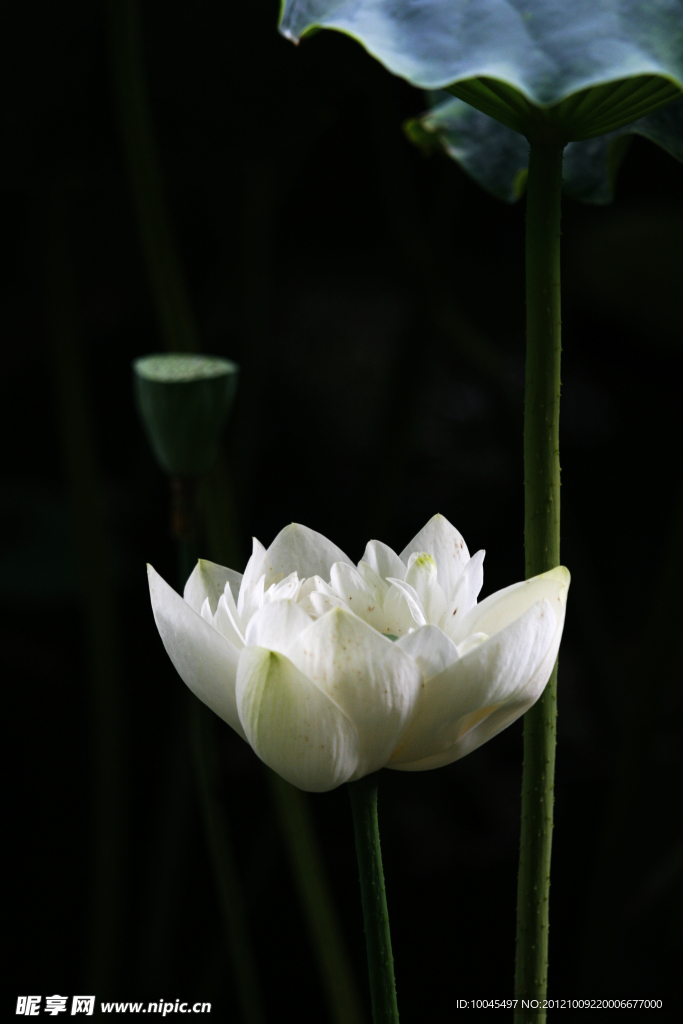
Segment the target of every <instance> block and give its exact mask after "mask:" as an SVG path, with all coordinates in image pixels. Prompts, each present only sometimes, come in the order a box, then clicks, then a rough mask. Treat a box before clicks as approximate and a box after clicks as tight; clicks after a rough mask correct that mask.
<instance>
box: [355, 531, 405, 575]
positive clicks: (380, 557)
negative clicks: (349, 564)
mask: <svg viewBox="0 0 683 1024" xmlns="http://www.w3.org/2000/svg"><path fill="white" fill-rule="evenodd" d="M361 562H365V564H366V565H369V566H370V568H371V569H372V571H373V572H376V573H377V575H378V576H379V578H380V579H382V580H386V579H387V578H388V577H389V576H395V577H396V579H399V580H402V579H403V578H404V577H405V574H406V567H405V564H404V563H403V562H402V561H401V559H400V558H399V557H398V555H397V554H396V552H395V551H393V550H392V548H390V547H389V545H388V544H383V543H382V541H381V540H371V541H370V542H369V544H368V545H367V546H366V548H365V554H364V555H363V557H362V558H361ZM358 564H359V566H360V562H359V563H358Z"/></svg>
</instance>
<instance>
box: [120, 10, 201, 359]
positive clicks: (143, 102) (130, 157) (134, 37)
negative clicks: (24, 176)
mask: <svg viewBox="0 0 683 1024" xmlns="http://www.w3.org/2000/svg"><path fill="white" fill-rule="evenodd" d="M109 25H110V33H111V45H112V71H113V80H114V91H115V98H116V103H117V107H118V115H119V121H120V124H121V134H122V138H123V146H124V152H125V156H126V162H127V165H128V177H129V180H130V185H131V190H132V193H133V200H134V203H135V208H136V212H137V221H138V228H139V231H140V241H141V243H142V249H143V252H144V256H145V261H146V263H147V272H148V274H149V279H150V283H151V286H152V291H153V293H154V297H155V300H156V308H157V313H158V315H159V322H160V326H161V333H162V336H163V338H164V340H165V342H166V344H167V345H168V348H169V349H170V350H171V351H173V352H196V351H197V349H198V348H199V343H198V338H197V325H196V322H195V319H194V316H193V313H192V308H191V305H190V300H189V297H188V294H187V289H186V287H185V277H184V275H183V271H182V267H181V265H180V258H179V256H178V249H177V246H176V244H175V238H174V234H173V228H172V225H171V219H170V217H169V214H168V208H167V204H166V196H165V191H164V183H163V176H162V173H161V167H160V162H159V157H158V154H157V148H156V143H155V139H154V131H153V127H152V118H151V114H150V109H149V100H148V97H147V90H146V87H145V74H144V62H143V55H142V32H141V26H140V11H139V8H138V4H137V2H136V0H109Z"/></svg>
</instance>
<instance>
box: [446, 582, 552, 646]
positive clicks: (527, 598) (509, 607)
mask: <svg viewBox="0 0 683 1024" xmlns="http://www.w3.org/2000/svg"><path fill="white" fill-rule="evenodd" d="M569 582H570V576H569V572H568V571H567V569H565V568H564V566H559V567H558V568H557V569H551V570H550V571H549V572H544V573H542V574H541V575H540V576H534V577H532V579H530V580H525V581H524V582H523V583H513V585H512V586H511V587H505V588H504V589H503V590H497V591H496V593H495V594H491V595H490V596H489V597H487V598H486V599H485V600H484V601H482V602H481V604H478V605H476V606H475V607H474V608H472V610H471V611H470V612H468V614H467V615H465V617H464V618H463V619H462V620H460V621H459V622H458V623H457V624H456V627H455V629H454V631H453V632H451V631H450V630H449V631H448V632H449V636H450V637H451V639H452V640H454V641H455V643H456V644H459V643H460V641H461V640H464V639H465V638H466V637H468V636H469V635H470V634H471V633H488V634H489V635H492V634H493V633H497V632H498V631H499V630H501V629H504V628H505V626H507V625H508V624H509V623H510V622H514V620H515V619H517V618H519V616H520V615H522V614H523V613H524V612H525V611H526V610H527V608H530V607H531V606H532V604H535V603H536V601H540V600H542V599H543V598H546V599H547V600H548V601H550V603H551V604H552V606H553V608H554V610H555V614H556V615H557V618H558V622H559V624H560V626H561V625H562V623H564V613H565V608H566V604H567V594H568V592H569ZM458 618H459V616H458Z"/></svg>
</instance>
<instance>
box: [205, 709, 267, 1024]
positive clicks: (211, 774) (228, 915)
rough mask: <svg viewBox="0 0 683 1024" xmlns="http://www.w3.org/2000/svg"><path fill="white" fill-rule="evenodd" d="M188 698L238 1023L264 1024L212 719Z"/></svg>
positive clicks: (209, 713) (207, 835) (209, 847)
mask: <svg viewBox="0 0 683 1024" xmlns="http://www.w3.org/2000/svg"><path fill="white" fill-rule="evenodd" d="M188 698H189V700H188V703H189V705H190V716H191V731H192V754H193V758H194V766H195V778H196V781H197V789H198V792H199V801H200V805H201V812H202V818H203V821H204V832H205V835H206V840H207V845H208V849H209V856H210V858H211V863H212V865H213V873H214V878H215V882H216V888H217V890H218V898H219V901H220V907H221V911H222V917H223V924H224V927H225V936H226V940H227V944H228V949H229V951H230V959H231V961H232V968H233V975H234V981H235V987H236V989H237V996H238V999H239V1003H240V1007H241V1010H242V1019H243V1020H244V1021H245V1024H263V1022H264V1021H265V1019H266V1017H265V1012H264V1009H263V1003H262V1000H261V994H260V991H259V985H258V976H257V972H256V962H255V960H254V956H253V951H252V948H251V942H250V940H249V935H248V926H247V912H246V907H245V905H244V896H243V893H242V886H241V884H240V881H239V874H238V870H237V864H236V861H235V855H234V851H233V846H232V842H231V839H230V834H229V832H228V828H227V823H226V817H225V814H224V813H223V811H222V808H221V796H220V793H219V792H218V778H217V776H218V770H217V765H218V751H217V745H216V740H215V737H214V734H213V721H212V718H213V716H212V714H211V712H209V711H208V710H207V708H205V707H204V706H203V705H202V704H201V703H200V702H199V701H198V700H197V699H196V697H194V696H190V695H189V694H188Z"/></svg>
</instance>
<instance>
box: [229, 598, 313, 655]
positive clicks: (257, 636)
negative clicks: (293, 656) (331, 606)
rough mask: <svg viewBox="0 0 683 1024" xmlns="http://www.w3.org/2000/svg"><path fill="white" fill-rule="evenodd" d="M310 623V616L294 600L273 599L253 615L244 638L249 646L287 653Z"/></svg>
mask: <svg viewBox="0 0 683 1024" xmlns="http://www.w3.org/2000/svg"><path fill="white" fill-rule="evenodd" d="M310 624H311V618H310V616H309V615H307V614H306V612H305V611H304V610H303V608H300V607H299V605H298V604H296V603H295V602H294V601H273V602H272V603H270V604H264V606H263V608H261V609H259V611H257V612H256V614H255V615H253V616H252V618H251V620H250V622H249V625H248V626H247V632H246V636H245V638H244V639H245V641H246V645H247V646H248V647H253V646H257V647H266V648H268V650H269V651H279V652H280V654H287V651H288V649H289V647H290V645H291V644H292V643H293V641H294V640H295V639H296V637H297V636H298V635H299V633H302V632H303V631H304V630H305V629H308V627H309V626H310Z"/></svg>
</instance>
